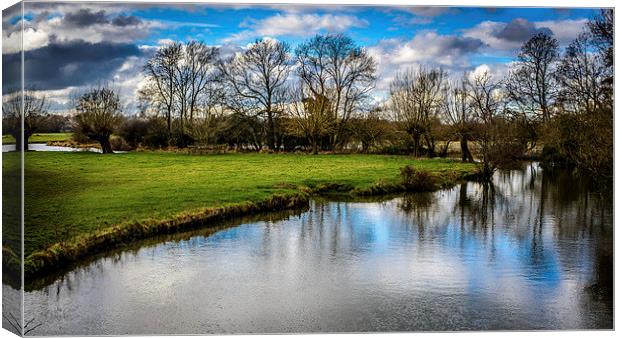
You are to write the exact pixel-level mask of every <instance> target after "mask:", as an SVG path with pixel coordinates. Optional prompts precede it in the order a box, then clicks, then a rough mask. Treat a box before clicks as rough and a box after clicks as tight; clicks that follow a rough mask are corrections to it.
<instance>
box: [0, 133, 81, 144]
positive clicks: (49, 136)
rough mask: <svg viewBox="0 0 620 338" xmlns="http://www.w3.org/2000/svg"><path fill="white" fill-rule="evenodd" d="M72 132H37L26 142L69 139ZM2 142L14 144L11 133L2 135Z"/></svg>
mask: <svg viewBox="0 0 620 338" xmlns="http://www.w3.org/2000/svg"><path fill="white" fill-rule="evenodd" d="M72 135H73V133H37V134H33V135H32V136H30V138H29V139H28V143H47V142H50V141H54V142H57V141H68V140H71V137H72ZM2 144H15V138H14V137H13V136H11V135H2Z"/></svg>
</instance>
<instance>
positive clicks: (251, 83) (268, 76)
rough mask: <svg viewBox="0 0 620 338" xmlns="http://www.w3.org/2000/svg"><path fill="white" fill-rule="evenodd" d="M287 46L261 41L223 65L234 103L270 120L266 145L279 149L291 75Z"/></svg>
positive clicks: (224, 75)
mask: <svg viewBox="0 0 620 338" xmlns="http://www.w3.org/2000/svg"><path fill="white" fill-rule="evenodd" d="M289 49H290V48H289V46H288V44H286V43H284V42H280V41H275V40H271V39H265V40H258V41H256V42H255V43H254V44H252V45H251V46H250V47H249V48H248V49H246V50H245V51H244V52H243V53H240V54H237V55H236V56H234V57H232V58H231V59H229V60H228V61H227V62H225V63H221V64H220V67H219V69H220V72H221V74H222V78H223V80H224V81H225V83H226V84H227V85H228V86H229V87H230V88H231V89H232V93H233V95H234V97H235V100H237V101H239V102H241V103H242V104H244V105H246V106H247V108H248V109H247V111H248V112H253V113H254V115H255V116H264V117H266V119H267V125H268V131H267V145H268V147H269V148H270V149H277V145H276V140H277V135H276V133H277V125H276V123H277V118H278V116H279V115H280V114H281V111H282V108H281V107H279V106H280V105H281V103H282V101H283V99H284V94H285V93H286V86H285V84H286V79H287V78H288V74H289V72H290V55H289Z"/></svg>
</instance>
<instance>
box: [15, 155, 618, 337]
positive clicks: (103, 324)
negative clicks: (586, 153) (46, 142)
mask: <svg viewBox="0 0 620 338" xmlns="http://www.w3.org/2000/svg"><path fill="white" fill-rule="evenodd" d="M610 195H611V194H600V193H596V192H594V191H593V190H592V189H591V188H590V184H589V182H587V179H586V178H579V177H576V176H574V175H571V174H569V173H566V172H554V173H551V172H544V171H543V170H542V169H541V168H539V167H538V165H537V164H527V165H524V166H523V168H522V169H519V170H509V171H508V170H506V171H501V172H498V173H496V175H495V177H494V181H493V184H492V185H489V184H486V185H485V184H480V183H473V182H468V183H463V184H460V185H458V186H456V187H454V188H452V189H447V190H441V191H437V192H434V193H419V194H410V195H404V196H396V197H390V198H384V199H380V200H373V201H333V200H321V199H317V200H313V201H312V203H311V206H310V209H309V210H305V211H298V212H291V213H288V214H284V215H277V216H264V217H259V219H254V220H240V221H238V222H237V224H235V226H226V227H221V228H219V229H216V230H214V229H207V230H205V229H203V230H198V231H193V232H189V233H185V234H176V235H171V236H168V237H163V238H158V239H155V240H153V239H151V240H148V241H144V242H143V243H139V244H137V245H136V246H133V247H131V248H126V249H124V250H121V251H116V252H113V253H109V254H107V255H106V256H103V257H99V258H96V259H92V260H91V261H89V262H86V263H83V264H81V265H79V266H77V267H75V268H74V269H73V270H72V271H69V272H67V273H64V274H62V275H60V276H56V277H54V278H52V279H50V280H47V281H45V282H44V283H40V284H39V285H38V286H36V287H35V288H34V289H32V290H30V291H28V292H27V293H26V294H25V320H26V321H29V320H33V322H34V323H36V324H37V325H39V324H40V326H38V327H37V329H36V330H34V331H33V332H32V334H36V335H60V334H63V335H103V334H113V335H120V334H205V333H281V332H354V331H355V332H357V331H413V330H415V331H445V330H538V329H544V330H548V329H610V328H612V327H613V296H612V294H613V293H612V288H613V287H612V284H613V283H612V276H613V213H612V211H613V200H612V198H611V197H610ZM33 325H34V324H33Z"/></svg>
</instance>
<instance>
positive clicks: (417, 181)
mask: <svg viewBox="0 0 620 338" xmlns="http://www.w3.org/2000/svg"><path fill="white" fill-rule="evenodd" d="M400 177H401V179H402V184H403V185H404V186H405V188H406V189H407V190H415V191H431V190H435V189H436V188H437V179H436V177H435V176H433V174H431V173H429V172H428V171H423V170H416V169H415V168H413V166H410V165H408V166H406V167H403V168H401V169H400Z"/></svg>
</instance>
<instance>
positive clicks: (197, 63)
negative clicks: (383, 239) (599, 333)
mask: <svg viewBox="0 0 620 338" xmlns="http://www.w3.org/2000/svg"><path fill="white" fill-rule="evenodd" d="M220 52H221V51H220V50H219V49H218V48H217V47H213V46H208V45H206V44H204V43H203V42H200V41H190V42H187V43H181V42H173V43H170V44H167V45H164V46H161V47H159V48H158V49H157V51H156V52H155V53H154V54H153V55H152V56H151V57H150V59H149V60H148V61H147V62H146V64H145V65H144V68H143V73H144V75H145V77H146V80H147V81H146V84H145V85H144V86H143V87H142V88H140V90H139V95H138V98H137V101H138V102H139V104H138V108H139V109H138V113H137V114H136V115H135V116H132V117H127V116H123V115H122V106H121V104H120V99H119V97H118V93H116V92H115V91H114V90H112V89H111V88H109V87H106V86H102V87H100V88H95V89H93V90H91V91H89V92H87V93H83V94H82V95H81V96H79V97H78V98H77V99H76V104H75V110H76V114H75V117H74V124H75V131H76V134H80V135H83V136H85V137H87V138H89V139H91V140H95V141H97V142H99V143H100V144H101V147H102V149H103V150H104V153H105V152H112V146H111V145H110V135H112V134H116V135H119V136H121V137H122V140H123V142H125V143H127V144H128V146H129V147H138V146H143V147H181V148H183V147H188V146H209V145H227V146H228V147H231V148H234V149H236V150H238V151H265V150H268V151H296V150H298V151H309V152H312V153H315V154H316V153H318V152H320V151H363V152H369V151H373V152H381V153H401V154H411V155H414V156H429V157H436V156H446V155H447V153H448V151H449V145H450V143H451V142H458V143H459V144H460V153H461V159H462V160H463V161H468V162H473V161H474V158H477V159H478V160H480V161H481V163H482V164H483V172H484V173H485V174H486V175H490V174H491V173H492V172H493V170H494V169H495V168H497V167H500V166H502V165H505V164H507V163H509V162H512V161H514V160H517V159H520V158H523V157H524V156H526V155H527V154H531V153H532V152H533V151H534V150H537V152H539V153H540V154H541V156H542V159H543V160H544V161H545V163H547V164H549V165H554V166H560V165H562V166H576V167H579V168H581V169H584V170H588V171H590V172H594V173H597V174H600V175H603V176H611V174H612V167H613V157H612V156H613V154H612V152H613V12H612V10H602V11H601V12H600V14H599V15H597V16H596V17H594V18H592V19H591V20H590V21H589V22H588V25H587V28H586V29H585V30H584V31H583V32H582V33H581V34H580V35H579V36H578V37H576V39H575V40H574V41H573V42H572V43H570V44H569V46H568V47H567V48H565V50H563V51H561V50H560V48H559V45H558V42H557V40H556V39H555V38H554V37H553V36H552V35H549V34H547V33H545V32H541V33H538V34H536V35H534V36H533V37H531V38H530V39H529V40H528V41H526V42H525V43H524V44H523V45H522V47H521V49H520V51H519V52H518V54H517V55H516V56H515V60H514V62H513V63H512V64H511V66H510V70H509V71H508V74H507V75H506V76H505V77H503V78H498V76H497V75H495V76H494V75H493V74H491V73H490V72H488V71H475V72H465V73H463V74H449V73H448V72H447V71H446V70H444V69H442V68H439V67H431V66H420V67H417V68H408V69H403V70H401V71H400V72H398V74H397V75H396V76H395V78H394V80H393V81H392V82H391V84H390V87H389V93H388V96H387V98H386V99H385V100H384V101H383V102H375V101H374V100H373V98H372V97H371V93H372V91H373V89H374V88H375V82H376V80H377V75H376V72H377V65H376V60H374V58H373V57H372V56H371V55H370V54H369V53H368V51H367V50H366V49H364V48H363V47H361V46H359V45H357V44H356V42H355V41H354V40H353V39H351V38H350V37H348V36H346V35H342V34H336V35H333V34H328V35H317V36H314V37H312V38H310V39H308V40H306V41H304V42H302V43H301V44H299V45H298V46H297V47H296V48H294V49H293V48H291V46H290V45H289V44H287V43H286V42H283V41H277V40H273V39H263V40H257V41H256V42H255V43H253V44H251V45H250V46H248V47H247V48H246V49H244V50H243V51H242V52H239V53H236V54H235V55H233V56H230V57H223V56H222V55H221V53H220ZM29 95H30V94H29ZM32 97H33V98H34V97H35V95H34V94H33V95H32ZM40 100H44V98H40ZM8 101H9V102H5V104H3V110H5V120H7V118H10V116H11V115H10V111H11V107H10V105H11V102H10V101H11V100H8ZM26 101H27V100H26ZM35 101H36V100H35ZM30 110H32V111H33V112H34V113H30V114H29V112H26V120H29V116H37V112H38V113H41V112H42V110H43V109H42V106H41V105H38V104H34V105H32V109H29V111H30ZM7 112H9V114H7ZM6 125H7V126H9V125H10V123H8V122H7V123H6ZM25 128H26V129H28V132H25V133H24V137H26V138H27V137H28V135H29V133H31V131H32V128H33V127H32V126H30V123H26V124H25ZM13 129H14V128H13ZM5 130H8V131H9V132H10V131H11V130H12V129H11V128H10V127H9V128H7V129H5ZM472 146H473V147H474V148H475V151H474V150H473V148H472Z"/></svg>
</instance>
